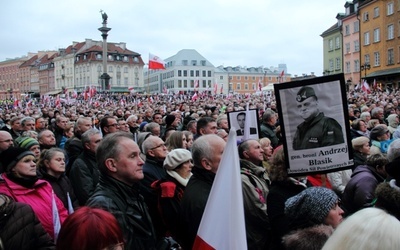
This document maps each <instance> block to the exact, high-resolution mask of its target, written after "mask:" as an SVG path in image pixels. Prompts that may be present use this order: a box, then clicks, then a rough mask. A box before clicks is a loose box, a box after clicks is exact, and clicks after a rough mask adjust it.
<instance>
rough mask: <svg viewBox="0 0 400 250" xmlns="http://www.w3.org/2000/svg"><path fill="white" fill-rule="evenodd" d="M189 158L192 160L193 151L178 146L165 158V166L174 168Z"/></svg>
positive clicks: (170, 168) (168, 168)
mask: <svg viewBox="0 0 400 250" xmlns="http://www.w3.org/2000/svg"><path fill="white" fill-rule="evenodd" d="M189 160H192V153H190V151H189V150H186V149H183V148H177V149H174V150H172V151H171V152H169V153H168V155H167V157H166V158H165V160H164V168H165V169H167V170H173V169H175V168H177V167H178V166H179V165H181V164H182V163H184V162H187V161H189Z"/></svg>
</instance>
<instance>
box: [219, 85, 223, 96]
mask: <svg viewBox="0 0 400 250" xmlns="http://www.w3.org/2000/svg"><path fill="white" fill-rule="evenodd" d="M223 90H224V84H223V83H221V88H220V90H219V92H220V93H221V94H222V92H223Z"/></svg>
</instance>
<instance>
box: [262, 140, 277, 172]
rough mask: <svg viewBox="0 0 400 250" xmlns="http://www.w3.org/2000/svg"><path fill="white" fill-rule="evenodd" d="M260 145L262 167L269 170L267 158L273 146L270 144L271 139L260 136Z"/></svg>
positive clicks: (270, 154) (268, 158) (269, 156)
mask: <svg viewBox="0 0 400 250" xmlns="http://www.w3.org/2000/svg"><path fill="white" fill-rule="evenodd" d="M258 142H259V143H260V145H261V148H262V149H263V151H264V152H263V158H264V159H263V162H262V164H263V167H264V168H265V169H266V170H267V171H268V172H269V171H270V168H271V167H270V164H269V160H270V158H271V156H272V153H273V150H274V148H273V147H272V145H271V140H270V139H269V138H267V137H264V138H261V139H260V140H259V141H258Z"/></svg>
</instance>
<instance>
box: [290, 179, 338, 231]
mask: <svg viewBox="0 0 400 250" xmlns="http://www.w3.org/2000/svg"><path fill="white" fill-rule="evenodd" d="M338 200H339V198H338V196H337V195H336V194H335V192H333V191H332V190H330V189H328V188H324V187H310V188H307V189H305V190H303V191H302V192H300V193H299V194H297V195H295V196H293V197H291V198H289V199H288V200H287V201H286V202H285V214H286V215H287V216H288V217H289V220H291V221H295V222H294V223H293V224H296V223H297V221H305V220H306V221H310V222H312V223H314V224H315V225H316V224H322V223H324V220H325V219H326V217H327V216H328V214H329V211H330V210H331V209H332V208H333V207H334V206H335V204H336V202H337V201H338Z"/></svg>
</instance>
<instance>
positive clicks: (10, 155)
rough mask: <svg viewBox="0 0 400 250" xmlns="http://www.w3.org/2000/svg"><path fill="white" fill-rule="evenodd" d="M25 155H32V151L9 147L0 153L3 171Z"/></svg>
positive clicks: (6, 170) (10, 167)
mask: <svg viewBox="0 0 400 250" xmlns="http://www.w3.org/2000/svg"><path fill="white" fill-rule="evenodd" d="M27 155H32V156H34V154H33V152H32V151H30V150H29V149H26V148H15V147H10V148H8V149H6V150H4V151H3V152H1V153H0V163H1V165H2V168H3V170H4V171H5V172H8V171H9V170H10V169H12V168H13V167H14V166H15V165H16V164H17V163H18V162H19V161H20V160H21V159H22V158H24V157H25V156H27Z"/></svg>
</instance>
